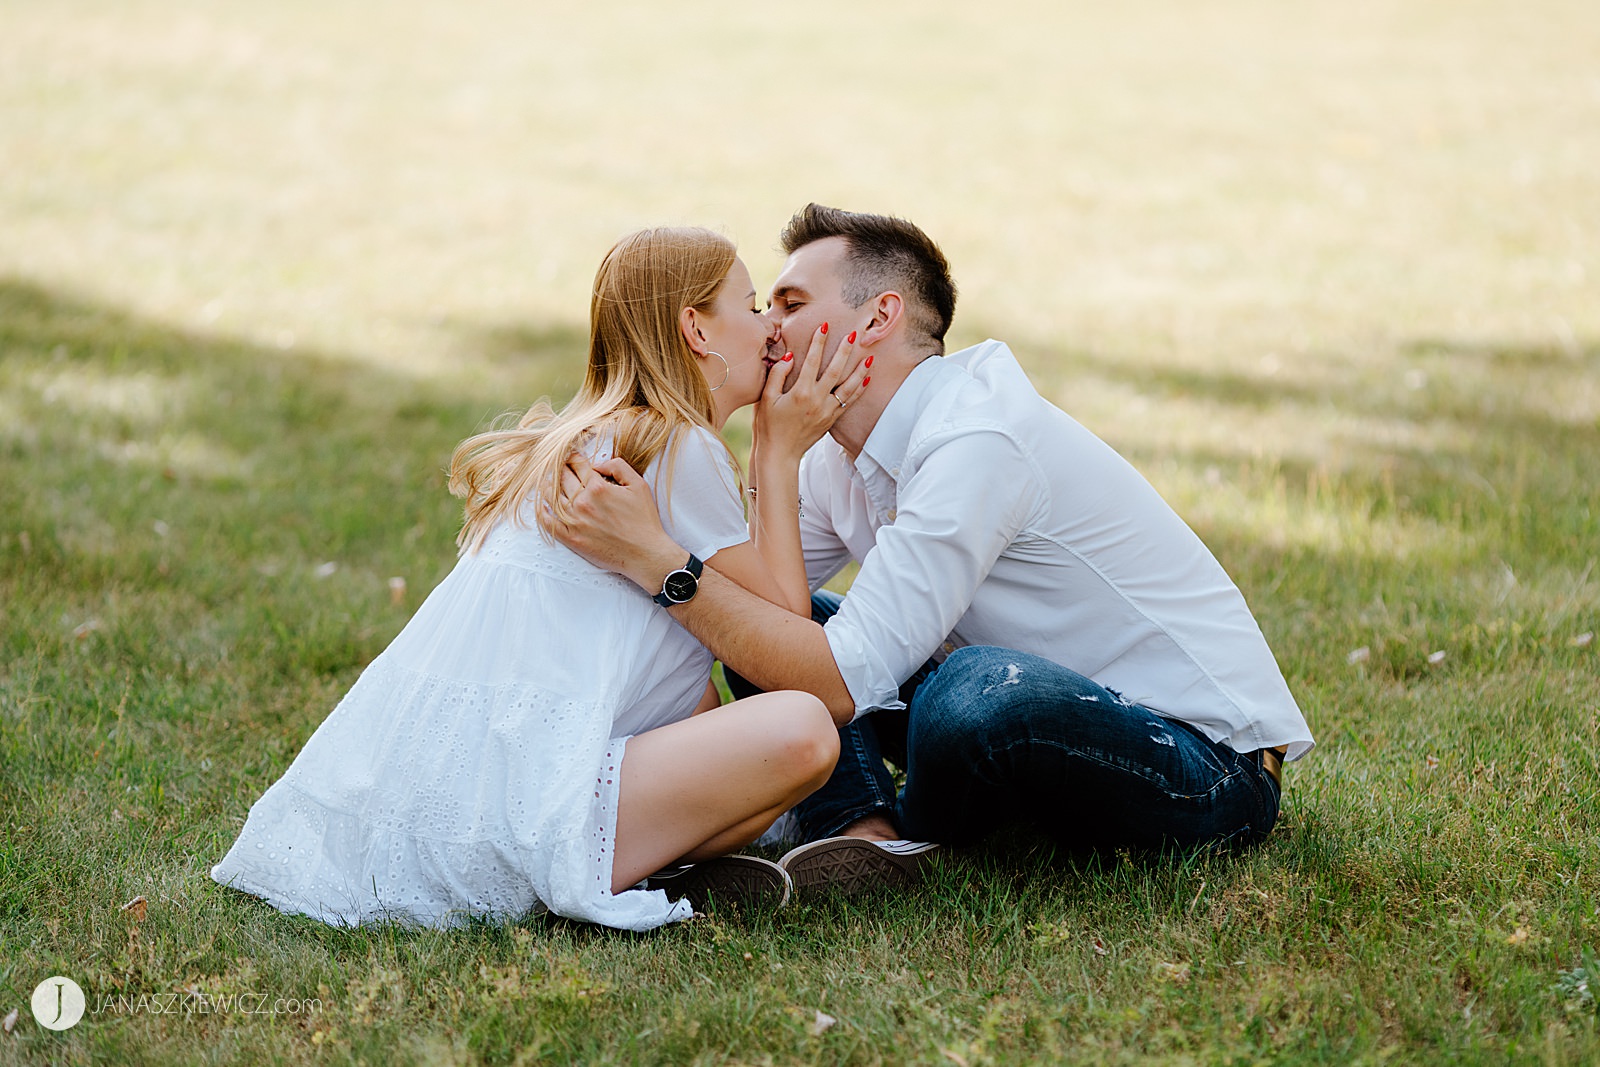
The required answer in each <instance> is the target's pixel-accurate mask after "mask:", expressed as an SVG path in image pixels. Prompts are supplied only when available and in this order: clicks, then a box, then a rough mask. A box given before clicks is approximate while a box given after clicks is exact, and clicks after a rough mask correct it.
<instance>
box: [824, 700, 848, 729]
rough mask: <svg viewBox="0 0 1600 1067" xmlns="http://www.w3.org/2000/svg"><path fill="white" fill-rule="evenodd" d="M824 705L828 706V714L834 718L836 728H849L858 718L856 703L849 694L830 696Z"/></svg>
mask: <svg viewBox="0 0 1600 1067" xmlns="http://www.w3.org/2000/svg"><path fill="white" fill-rule="evenodd" d="M823 703H825V704H826V705H827V706H828V714H829V715H832V716H833V724H834V725H835V726H848V725H850V723H851V721H852V720H853V719H855V717H856V702H855V701H854V700H852V699H851V697H850V694H849V693H848V692H841V693H840V694H838V695H835V696H830V697H829V698H828V699H827V700H824V701H823Z"/></svg>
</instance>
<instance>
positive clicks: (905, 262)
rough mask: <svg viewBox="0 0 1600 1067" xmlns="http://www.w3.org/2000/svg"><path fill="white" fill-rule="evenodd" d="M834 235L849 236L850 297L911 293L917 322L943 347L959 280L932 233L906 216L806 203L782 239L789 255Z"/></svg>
mask: <svg viewBox="0 0 1600 1067" xmlns="http://www.w3.org/2000/svg"><path fill="white" fill-rule="evenodd" d="M829 237H842V238H844V241H845V247H846V252H845V269H844V278H843V293H842V295H843V297H844V300H845V303H847V304H849V305H850V306H851V307H860V306H861V305H862V304H864V303H866V302H867V301H868V300H871V299H872V298H873V297H875V296H877V295H878V294H879V293H883V292H887V291H888V290H890V289H893V290H894V291H895V292H897V293H900V294H901V295H902V296H904V297H905V298H906V313H907V317H908V318H909V319H910V324H911V326H912V328H914V329H916V330H918V331H920V332H922V333H924V334H926V335H927V336H928V338H929V339H930V340H932V341H934V342H935V343H936V344H938V346H939V351H940V352H941V353H942V352H943V351H944V335H945V333H946V332H947V331H948V330H949V329H950V320H951V319H953V318H954V317H955V313H956V283H955V281H954V280H953V279H952V278H951V277H950V262H949V260H947V259H945V258H944V253H943V252H941V251H939V246H938V245H936V244H934V243H933V238H931V237H929V236H928V235H927V234H925V233H923V232H922V230H921V229H919V228H918V227H917V226H915V225H913V224H912V223H909V222H907V221H906V220H905V219H897V218H894V217H892V216H889V215H869V214H866V213H863V212H857V211H841V210H840V209H839V208H836V207H824V206H822V205H821V204H807V205H806V206H805V207H804V208H802V209H801V210H800V211H798V212H797V213H796V214H795V216H794V218H792V219H790V220H789V225H787V226H785V227H784V228H783V234H782V236H781V238H780V240H781V241H782V242H783V251H784V253H785V254H786V255H788V254H792V253H793V252H794V251H795V250H796V249H800V248H804V247H805V246H806V245H808V244H812V243H813V242H816V241H822V240H826V239H827V238H829Z"/></svg>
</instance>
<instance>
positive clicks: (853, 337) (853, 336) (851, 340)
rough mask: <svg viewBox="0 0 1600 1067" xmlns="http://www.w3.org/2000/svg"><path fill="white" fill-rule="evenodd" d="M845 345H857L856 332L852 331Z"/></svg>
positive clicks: (845, 340)
mask: <svg viewBox="0 0 1600 1067" xmlns="http://www.w3.org/2000/svg"><path fill="white" fill-rule="evenodd" d="M844 343H845V344H847V345H853V344H855V343H856V332H855V331H854V330H851V331H850V336H849V337H846V338H845V339H844Z"/></svg>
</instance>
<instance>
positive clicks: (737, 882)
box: [645, 856, 794, 912]
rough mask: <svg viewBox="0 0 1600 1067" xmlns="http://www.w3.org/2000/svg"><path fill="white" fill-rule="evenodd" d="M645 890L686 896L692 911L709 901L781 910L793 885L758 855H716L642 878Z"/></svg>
mask: <svg viewBox="0 0 1600 1067" xmlns="http://www.w3.org/2000/svg"><path fill="white" fill-rule="evenodd" d="M645 888H646V889H665V890H666V891H667V895H668V896H670V897H687V898H688V900H689V904H690V905H691V906H692V907H693V908H694V910H695V911H700V912H703V911H705V910H706V905H707V904H708V903H709V902H711V901H713V900H714V901H717V902H719V903H723V904H726V903H728V902H730V901H734V900H737V901H740V902H741V903H761V904H767V905H770V906H771V907H774V908H781V907H783V906H784V905H785V904H787V903H789V896H790V893H791V892H792V891H793V889H794V883H793V882H791V881H790V880H789V872H787V871H785V870H784V869H783V868H782V867H780V866H778V865H777V864H776V863H773V862H772V861H771V860H764V859H762V858H761V857H760V856H718V857H717V858H716V859H709V860H703V861H702V862H700V863H688V864H685V865H683V866H682V867H668V868H666V869H665V870H660V871H657V872H656V873H655V874H652V875H651V876H650V877H649V878H647V879H645Z"/></svg>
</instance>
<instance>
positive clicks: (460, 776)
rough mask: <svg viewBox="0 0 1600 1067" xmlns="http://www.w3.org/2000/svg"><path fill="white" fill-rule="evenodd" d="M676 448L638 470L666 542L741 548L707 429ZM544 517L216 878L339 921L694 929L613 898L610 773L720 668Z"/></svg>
mask: <svg viewBox="0 0 1600 1067" xmlns="http://www.w3.org/2000/svg"><path fill="white" fill-rule="evenodd" d="M679 440H681V442H682V443H681V446H680V447H679V448H678V449H677V459H676V461H675V462H673V463H671V464H670V465H669V464H666V462H665V461H664V460H660V461H658V462H657V463H655V464H652V465H651V467H650V469H649V470H647V471H646V472H645V477H646V480H647V481H649V482H650V484H651V488H652V490H654V491H655V493H656V500H657V502H658V505H659V506H660V507H661V512H662V522H663V525H664V526H665V527H666V529H667V532H668V533H669V534H671V535H672V537H673V539H674V540H675V541H677V542H678V544H680V545H683V546H686V547H687V548H688V549H689V551H691V552H693V553H694V554H695V555H697V556H699V557H700V558H701V559H709V558H710V557H711V556H712V555H714V554H715V553H716V552H717V551H718V550H719V549H722V548H726V547H728V546H730V545H735V544H739V543H741V542H743V541H746V540H748V539H749V534H748V532H747V529H746V526H745V521H744V512H743V508H742V506H741V503H740V500H739V493H738V487H737V480H736V478H735V476H734V472H733V470H732V468H731V467H730V464H729V459H728V454H727V451H726V450H725V449H724V448H723V446H722V443H721V442H720V440H718V439H717V437H716V436H715V435H714V434H712V433H711V432H710V431H708V430H703V429H696V430H693V431H690V432H687V433H682V434H680V435H679ZM600 454H602V455H603V454H605V453H604V452H603V451H602V452H601V453H600ZM663 466H670V468H671V482H670V485H669V490H670V492H669V493H663V492H661V486H660V485H659V484H658V482H659V479H660V477H661V468H662V467H663ZM537 506H539V505H538V504H537V502H530V503H528V504H525V505H524V507H523V522H524V525H520V526H519V525H515V524H510V523H503V524H501V525H500V526H498V527H496V528H495V529H494V530H493V531H492V532H491V534H490V535H489V538H488V540H487V542H486V543H485V544H484V546H483V547H482V549H481V550H479V551H478V552H477V553H476V554H469V555H466V556H463V557H462V559H461V560H460V562H458V563H457V564H456V567H455V569H454V570H452V571H451V572H450V574H449V575H448V576H447V577H446V578H445V579H444V581H443V582H441V583H440V584H439V586H438V587H437V588H436V589H434V591H433V592H432V593H431V594H430V595H429V597H428V599H427V600H426V601H425V602H424V603H423V605H422V607H421V608H420V609H419V610H418V611H417V614H416V616H415V617H414V618H412V620H411V621H410V622H409V623H408V624H407V625H406V627H405V629H404V630H403V631H401V633H400V635H399V636H398V637H396V638H395V639H394V642H393V643H392V644H390V646H389V647H388V648H387V649H385V650H384V651H383V653H382V654H381V655H379V656H378V658H377V659H375V660H374V661H373V662H372V664H371V665H370V666H368V667H367V669H366V671H365V672H363V673H362V675H361V677H360V679H358V680H357V682H356V684H355V685H354V687H352V688H351V690H350V691H349V693H347V694H346V695H345V697H344V699H343V700H342V701H340V703H339V705H338V707H336V708H335V709H334V711H333V713H332V714H331V715H329V716H328V718H327V719H326V720H325V721H324V722H323V723H322V725H321V726H320V727H318V728H317V730H316V732H315V733H314V734H312V736H311V739H310V740H309V741H307V742H306V745H305V748H304V749H303V750H301V752H300V754H299V756H297V757H296V758H295V760H294V763H293V764H292V765H291V766H290V767H289V770H288V771H287V772H286V773H285V774H284V776H283V777H282V778H281V779H280V780H279V781H277V782H276V783H275V784H273V786H272V787H271V788H270V789H268V790H267V791H266V793H265V794H263V795H262V797H261V799H260V800H258V801H256V803H255V804H254V806H252V807H251V809H250V815H249V818H248V819H247V820H246V821H245V825H244V829H243V830H242V831H241V832H240V834H239V839H238V840H237V841H236V842H234V845H233V847H232V848H231V849H230V850H229V851H228V854H227V855H226V856H225V857H223V859H222V862H221V863H219V864H217V865H216V866H215V867H214V868H212V871H211V876H212V878H214V879H216V880H217V881H218V882H220V883H222V884H224V885H230V886H233V887H235V888H237V889H242V890H244V891H245V892H248V893H252V894H254V895H256V896H258V897H261V898H262V899H264V900H266V901H267V902H268V903H270V904H272V905H273V906H274V907H276V908H278V909H279V910H281V911H285V912H290V913H296V914H303V915H310V916H312V917H314V918H317V919H321V920H323V921H324V922H329V923H333V924H336V925H355V924H357V923H363V922H369V921H374V920H383V919H392V920H399V921H403V922H410V923H417V924H422V925H426V926H448V925H454V924H457V923H459V922H461V921H463V920H465V919H466V918H468V917H469V916H484V917H492V918H504V919H514V918H517V917H519V916H522V915H524V914H526V913H528V912H529V911H531V910H534V909H537V908H539V907H540V906H541V905H543V906H545V907H548V908H549V909H550V910H551V911H554V912H556V913H557V914H560V915H565V916H570V917H572V918H577V919H586V920H589V921H592V922H597V923H604V924H605V925H607V926H614V927H621V928H624V929H629V930H648V929H651V928H652V927H655V926H659V925H661V924H662V923H665V922H671V921H674V920H678V919H683V918H687V917H688V916H689V914H690V908H689V904H688V902H687V901H681V900H680V901H677V902H671V901H669V900H668V899H667V895H666V894H665V893H664V892H661V891H659V890H657V891H649V892H647V891H644V890H629V891H626V892H622V893H617V894H613V893H612V892H611V888H610V887H611V857H612V843H613V842H614V841H615V839H616V824H617V817H616V812H617V783H618V781H619V776H618V774H617V771H618V770H619V768H620V767H621V765H622V759H623V754H624V748H625V745H626V742H627V738H628V736H630V735H632V734H636V733H641V732H643V731H645V730H648V729H651V728H653V727H656V726H661V725H665V724H666V723H669V722H675V721H677V720H679V719H683V718H686V717H687V716H688V715H689V713H690V712H691V711H693V710H694V707H695V705H696V704H698V703H699V701H700V698H701V696H702V695H703V693H704V691H705V685H706V682H707V680H708V678H709V672H710V668H711V654H710V653H709V652H707V651H706V650H705V648H704V647H703V646H702V645H700V643H699V642H697V641H696V640H695V639H694V638H693V637H692V636H691V635H690V634H689V633H688V631H686V630H685V629H683V627H682V626H680V625H679V624H678V623H677V622H676V621H674V620H673V619H672V617H671V616H670V615H669V614H668V613H667V612H666V611H665V610H663V609H662V608H660V607H658V606H656V605H655V604H654V603H652V601H651V599H650V597H649V595H648V594H646V593H644V592H643V591H642V590H640V589H639V588H638V587H637V586H635V585H634V584H633V583H632V582H630V581H628V580H627V579H626V578H622V577H619V576H617V575H613V574H610V573H607V572H605V571H601V570H599V569H597V568H595V567H593V566H591V565H590V564H588V563H586V562H584V561H583V560H582V559H581V558H579V557H578V556H576V555H574V554H573V553H572V552H570V551H568V550H567V549H566V548H563V547H561V546H559V545H554V544H551V543H549V542H547V541H545V540H544V538H543V537H542V536H541V535H540V534H539V532H538V529H537V525H536V523H535V522H534V515H533V510H532V509H533V508H534V507H537Z"/></svg>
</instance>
